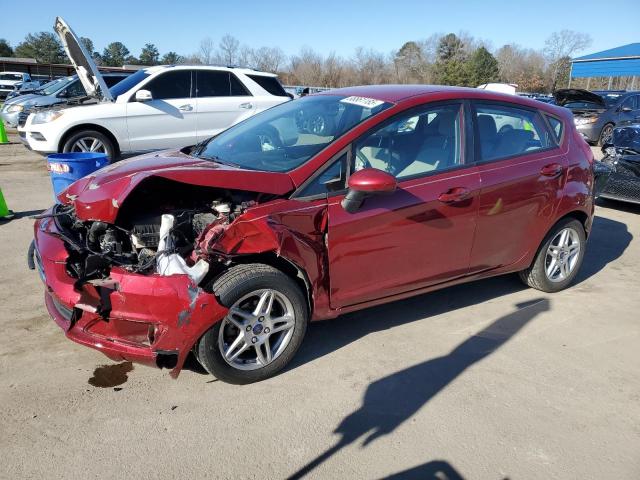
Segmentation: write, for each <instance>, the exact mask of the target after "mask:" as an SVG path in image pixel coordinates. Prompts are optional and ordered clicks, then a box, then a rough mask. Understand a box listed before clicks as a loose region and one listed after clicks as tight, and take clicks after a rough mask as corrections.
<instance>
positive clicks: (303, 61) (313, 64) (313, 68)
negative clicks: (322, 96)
mask: <svg viewBox="0 0 640 480" xmlns="http://www.w3.org/2000/svg"><path fill="white" fill-rule="evenodd" d="M289 68H290V69H291V74H292V76H293V77H294V78H295V79H296V81H297V83H300V84H302V85H316V84H317V83H318V82H319V81H320V80H321V77H322V56H320V55H319V54H318V53H316V52H315V51H314V50H313V49H311V48H309V47H303V48H302V49H301V50H300V53H298V55H294V56H293V57H291V60H290V67H289Z"/></svg>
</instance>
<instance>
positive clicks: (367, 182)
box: [341, 168, 398, 213]
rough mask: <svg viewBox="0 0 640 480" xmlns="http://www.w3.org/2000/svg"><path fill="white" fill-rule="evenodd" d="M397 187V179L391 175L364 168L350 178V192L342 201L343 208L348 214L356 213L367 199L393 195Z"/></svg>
mask: <svg viewBox="0 0 640 480" xmlns="http://www.w3.org/2000/svg"><path fill="white" fill-rule="evenodd" d="M397 186H398V182H397V181H396V177H394V176H393V175H391V174H390V173H387V172H383V171H382V170H378V169H376V168H363V169H362V170H358V171H357V172H355V173H354V174H353V175H351V176H350V177H349V191H348V192H347V195H346V196H345V197H344V199H343V200H342V203H341V205H342V208H344V209H345V211H347V212H348V213H355V212H357V211H358V209H359V208H360V207H361V206H362V202H364V199H365V198H367V197H370V196H371V195H380V194H388V193H393V192H395V190H396V188H397Z"/></svg>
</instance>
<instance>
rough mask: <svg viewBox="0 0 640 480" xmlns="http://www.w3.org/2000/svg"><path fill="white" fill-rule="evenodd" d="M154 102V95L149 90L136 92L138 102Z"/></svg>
mask: <svg viewBox="0 0 640 480" xmlns="http://www.w3.org/2000/svg"><path fill="white" fill-rule="evenodd" d="M151 100H153V95H151V92H150V91H149V90H138V91H137V92H136V102H149V101H151Z"/></svg>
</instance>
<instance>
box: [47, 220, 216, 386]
mask: <svg viewBox="0 0 640 480" xmlns="http://www.w3.org/2000/svg"><path fill="white" fill-rule="evenodd" d="M60 235H61V232H60V229H59V227H58V226H57V225H56V222H55V217H51V218H44V219H41V220H39V221H38V222H37V223H36V231H35V242H36V252H37V262H36V264H37V267H38V270H39V271H40V275H41V277H42V278H43V280H44V282H45V284H46V290H45V302H46V306H47V309H48V311H49V313H50V315H51V317H52V318H53V319H54V320H55V322H56V323H57V324H58V326H60V327H61V328H62V329H63V330H64V331H65V334H66V336H67V337H68V338H69V339H71V340H73V341H75V342H78V343H80V344H82V345H85V346H88V347H91V348H95V349H96V350H99V351H101V352H102V353H104V354H105V355H106V356H107V357H109V358H111V359H112V360H116V361H120V360H130V361H134V362H137V363H142V364H145V365H149V366H157V367H162V368H172V369H174V370H173V373H174V374H176V375H177V373H178V372H179V371H180V369H181V368H182V365H183V364H184V361H185V359H186V357H187V355H188V353H189V351H190V349H191V347H192V346H193V344H194V343H195V341H196V340H197V339H198V338H199V337H200V336H201V335H202V334H203V333H204V331H206V330H207V329H208V328H210V326H211V324H212V323H214V322H215V321H218V320H220V319H221V318H223V317H224V316H225V315H226V312H227V309H226V308H224V307H222V306H221V305H220V304H219V303H218V302H217V300H216V298H215V296H214V295H213V294H211V293H207V292H205V291H203V290H202V289H201V288H199V287H198V286H197V285H196V284H195V283H194V282H193V280H192V279H191V278H189V276H187V275H172V276H161V275H159V274H156V273H153V274H151V275H141V274H138V273H133V272H130V271H127V270H125V269H123V268H119V267H115V268H112V269H111V272H110V275H109V277H108V278H107V279H99V278H96V279H91V280H87V281H86V283H83V284H81V285H77V282H78V279H76V278H74V277H72V276H71V275H70V273H69V271H68V269H67V259H68V257H69V254H68V252H67V250H66V248H65V245H64V242H63V240H61V238H60Z"/></svg>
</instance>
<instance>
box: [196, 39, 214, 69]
mask: <svg viewBox="0 0 640 480" xmlns="http://www.w3.org/2000/svg"><path fill="white" fill-rule="evenodd" d="M214 50H215V45H214V43H213V40H211V37H207V38H203V39H202V41H201V42H200V50H199V52H198V58H199V59H200V63H202V64H203V65H211V63H212V60H213V53H214Z"/></svg>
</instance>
